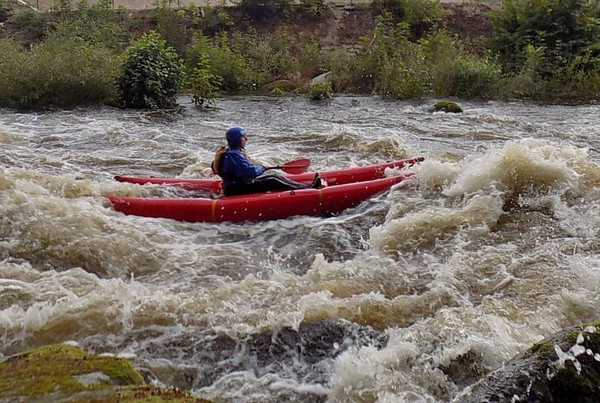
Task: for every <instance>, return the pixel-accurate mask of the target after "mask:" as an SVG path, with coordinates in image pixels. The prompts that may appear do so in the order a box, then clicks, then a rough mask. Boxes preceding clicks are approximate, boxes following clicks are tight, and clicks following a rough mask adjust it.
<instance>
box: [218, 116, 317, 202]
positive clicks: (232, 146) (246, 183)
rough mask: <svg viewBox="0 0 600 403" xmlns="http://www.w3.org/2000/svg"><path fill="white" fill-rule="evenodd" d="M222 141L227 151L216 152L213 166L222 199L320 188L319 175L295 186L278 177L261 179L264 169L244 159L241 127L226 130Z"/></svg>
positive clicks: (245, 136)
mask: <svg viewBox="0 0 600 403" xmlns="http://www.w3.org/2000/svg"><path fill="white" fill-rule="evenodd" d="M225 138H226V139H227V146H228V147H227V148H221V149H220V150H219V151H217V154H216V155H215V160H214V161H213V164H212V167H213V170H214V171H215V173H217V175H219V176H220V177H221V178H222V179H223V185H222V189H223V195H224V196H235V195H244V194H251V193H264V192H268V191H274V190H300V189H310V188H314V189H318V188H320V187H321V178H320V177H319V174H316V175H315V179H314V180H313V182H312V184H310V185H305V184H304V183H299V182H295V181H293V180H290V179H287V178H285V177H283V176H281V175H263V174H264V172H265V167H264V166H262V165H256V164H253V163H252V162H250V160H249V159H248V156H247V155H246V151H245V147H246V142H247V141H248V136H247V134H246V130H244V128H243V127H240V126H234V127H231V128H229V129H228V130H227V133H226V134H225Z"/></svg>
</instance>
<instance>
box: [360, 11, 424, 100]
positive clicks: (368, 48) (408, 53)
mask: <svg viewBox="0 0 600 403" xmlns="http://www.w3.org/2000/svg"><path fill="white" fill-rule="evenodd" d="M409 35H410V34H409V27H408V25H407V24H406V23H400V24H397V25H394V24H393V23H392V22H391V18H390V15H389V14H388V15H385V16H380V17H377V21H376V26H375V32H374V35H373V36H372V37H371V38H368V37H366V38H362V39H361V44H362V49H361V52H360V53H359V54H358V58H357V61H356V64H355V66H354V71H355V73H354V79H353V82H354V83H355V85H357V86H358V88H360V89H362V90H372V91H374V92H376V93H378V94H381V95H383V96H385V97H391V98H398V99H406V98H415V97H416V98H418V97H420V96H422V95H424V94H425V93H427V92H428V85H429V78H430V72H429V67H428V66H427V64H426V63H425V55H424V54H423V50H422V48H421V46H420V45H419V44H418V43H413V42H411V41H410V40H409V38H408V37H409Z"/></svg>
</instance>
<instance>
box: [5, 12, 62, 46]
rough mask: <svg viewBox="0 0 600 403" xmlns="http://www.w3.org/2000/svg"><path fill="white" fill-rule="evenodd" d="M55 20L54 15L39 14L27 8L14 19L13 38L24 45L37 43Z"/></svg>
mask: <svg viewBox="0 0 600 403" xmlns="http://www.w3.org/2000/svg"><path fill="white" fill-rule="evenodd" d="M56 18H57V16H56V15H55V14H54V13H39V12H37V11H35V10H32V9H31V8H28V7H27V8H25V9H23V10H22V11H20V12H19V13H17V15H16V16H15V17H14V20H13V25H14V27H13V29H14V30H15V35H13V38H15V39H16V40H18V41H20V42H22V43H23V44H25V45H29V44H31V43H33V42H35V43H37V42H39V41H40V40H42V39H43V37H44V33H45V32H46V30H47V29H48V26H49V24H50V23H51V22H55V21H56Z"/></svg>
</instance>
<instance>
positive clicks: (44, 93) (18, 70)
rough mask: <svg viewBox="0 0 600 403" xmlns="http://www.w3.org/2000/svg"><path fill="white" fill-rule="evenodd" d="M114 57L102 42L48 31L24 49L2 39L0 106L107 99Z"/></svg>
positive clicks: (112, 89) (40, 105) (111, 89)
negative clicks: (96, 42) (34, 45)
mask: <svg viewBox="0 0 600 403" xmlns="http://www.w3.org/2000/svg"><path fill="white" fill-rule="evenodd" d="M117 70H118V59H117V58H116V56H115V55H114V54H113V53H112V52H111V51H110V50H109V49H107V48H106V47H105V46H103V45H100V44H89V43H86V42H85V41H84V40H83V39H81V38H79V37H75V36H73V37H63V36H55V35H50V36H49V37H48V38H47V39H46V40H44V42H43V43H41V44H40V45H38V46H36V47H34V48H33V50H32V51H30V52H28V51H25V50H23V49H22V47H21V46H20V45H19V44H18V43H17V42H15V41H14V40H9V39H4V40H2V41H0V104H2V105H3V106H9V107H14V108H46V107H70V106H77V105H81V104H93V103H100V102H109V101H110V99H112V98H113V97H114V95H115V87H114V84H113V83H114V79H115V77H116V72H117Z"/></svg>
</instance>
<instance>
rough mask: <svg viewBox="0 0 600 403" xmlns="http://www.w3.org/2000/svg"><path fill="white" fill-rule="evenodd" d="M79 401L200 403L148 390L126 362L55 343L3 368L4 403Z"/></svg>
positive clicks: (0, 370) (19, 356)
mask: <svg viewBox="0 0 600 403" xmlns="http://www.w3.org/2000/svg"><path fill="white" fill-rule="evenodd" d="M67 398H68V399H69V401H74V402H93V401H96V402H100V401H102V402H113V401H114V402H117V401H119V402H199V401H201V400H200V399H198V398H195V397H194V396H192V395H190V394H188V393H184V392H181V391H179V390H174V389H161V388H157V387H154V386H150V385H147V384H146V383H145V382H144V379H143V378H142V376H141V375H140V374H139V373H138V372H137V371H136V370H135V369H134V368H133V365H131V363H130V362H129V361H127V360H125V359H122V358H116V357H109V356H96V355H93V354H89V353H87V352H85V351H83V350H82V349H81V348H79V347H75V346H71V345H67V344H53V345H49V346H45V347H40V348H36V349H34V350H29V351H25V352H23V353H20V354H17V355H14V356H11V357H8V358H7V359H6V360H5V361H4V362H1V363H0V400H1V401H6V400H23V399H25V400H23V401H26V400H48V401H60V400H63V399H67Z"/></svg>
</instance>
